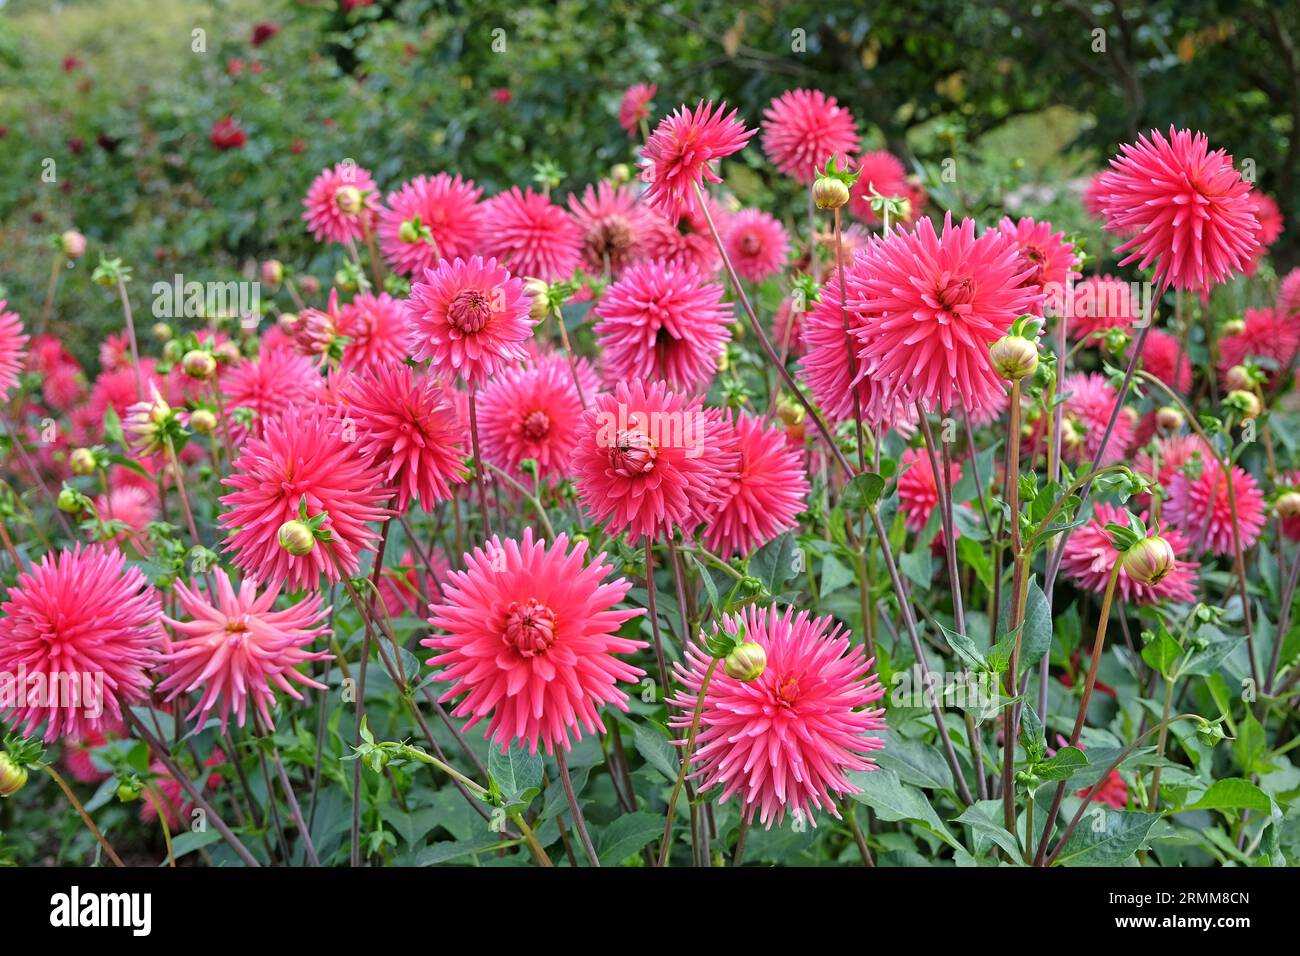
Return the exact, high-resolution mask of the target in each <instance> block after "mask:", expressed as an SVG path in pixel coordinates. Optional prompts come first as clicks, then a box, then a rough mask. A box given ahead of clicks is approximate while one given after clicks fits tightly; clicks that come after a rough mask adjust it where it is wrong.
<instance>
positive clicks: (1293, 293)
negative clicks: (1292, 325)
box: [1277, 268, 1300, 318]
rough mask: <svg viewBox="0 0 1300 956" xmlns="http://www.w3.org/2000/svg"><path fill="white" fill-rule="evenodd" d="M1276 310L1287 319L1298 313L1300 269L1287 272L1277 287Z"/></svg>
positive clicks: (1299, 309) (1299, 310)
mask: <svg viewBox="0 0 1300 956" xmlns="http://www.w3.org/2000/svg"><path fill="white" fill-rule="evenodd" d="M1277 310H1278V311H1279V312H1281V313H1282V315H1284V316H1287V317H1289V318H1294V317H1295V314H1296V313H1297V312H1300V268H1296V269H1292V270H1291V271H1290V272H1288V273H1287V274H1286V276H1285V277H1284V278H1283V279H1282V282H1281V283H1280V284H1279V285H1278V288H1277Z"/></svg>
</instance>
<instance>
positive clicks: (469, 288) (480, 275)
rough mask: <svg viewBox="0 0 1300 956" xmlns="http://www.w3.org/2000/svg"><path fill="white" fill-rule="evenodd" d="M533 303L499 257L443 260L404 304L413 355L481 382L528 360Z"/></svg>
mask: <svg viewBox="0 0 1300 956" xmlns="http://www.w3.org/2000/svg"><path fill="white" fill-rule="evenodd" d="M531 305H532V302H531V300H530V299H529V297H528V296H527V295H525V294H524V284H523V282H522V281H521V280H520V279H517V278H515V277H513V276H511V274H510V273H509V272H508V271H507V270H506V269H505V268H503V267H501V266H499V265H497V261H496V260H495V259H483V258H480V257H479V256H470V258H469V260H468V261H465V260H463V259H456V260H455V261H454V262H449V261H447V260H446V259H444V260H443V261H442V262H440V263H438V268H437V269H436V270H435V269H425V270H424V281H422V282H420V281H417V282H416V283H415V284H414V285H412V286H411V297H410V298H409V299H407V300H406V328H407V336H408V341H407V344H408V348H409V350H410V353H411V357H412V358H414V359H415V360H416V361H417V362H423V361H425V360H426V359H432V360H433V370H434V372H435V373H437V374H438V375H440V376H445V377H447V378H453V377H455V376H457V375H460V376H461V377H463V378H464V379H465V381H467V382H469V383H471V384H479V383H481V382H483V381H485V380H486V379H487V378H488V376H490V375H493V374H495V373H496V372H499V371H501V370H502V369H504V368H507V367H508V366H509V365H510V364H511V363H513V362H519V361H523V360H524V359H525V358H527V352H525V351H524V347H523V346H524V343H525V342H527V341H528V340H529V339H531V338H532V334H533V321H532V319H531V318H529V315H528V312H529V309H530V307H531Z"/></svg>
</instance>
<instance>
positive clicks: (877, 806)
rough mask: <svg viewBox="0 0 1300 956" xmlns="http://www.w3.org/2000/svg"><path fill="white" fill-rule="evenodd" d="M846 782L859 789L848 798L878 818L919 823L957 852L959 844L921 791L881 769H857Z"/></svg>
mask: <svg viewBox="0 0 1300 956" xmlns="http://www.w3.org/2000/svg"><path fill="white" fill-rule="evenodd" d="M849 780H850V781H851V782H852V783H853V785H854V786H856V787H859V788H860V792H859V793H854V794H850V796H851V797H852V798H853V799H854V800H856V801H857V802H858V803H864V804H866V805H867V806H869V807H871V808H872V809H873V810H875V811H876V814H877V815H878V816H879V817H880V819H882V820H884V821H886V822H890V823H892V822H894V821H896V820H907V821H909V822H912V823H917V824H920V825H921V826H923V827H925V828H926V829H927V830H929V831H930V832H931V833H933V834H934V835H935V836H937V837H938V838H939V839H941V840H943V842H944V843H947V844H948V845H949V846H951V847H952V848H953V849H954V850H956V849H960V847H961V844H960V843H958V842H957V841H956V840H955V839H954V838H953V835H952V834H951V833H949V832H948V828H947V827H945V826H944V825H943V821H942V820H940V819H939V815H938V814H937V813H935V812H934V807H932V806H931V805H930V801H929V800H927V799H926V798H925V796H924V795H923V794H922V793H921V791H919V790H917V789H916V788H915V787H909V786H907V785H906V784H904V783H903V782H902V781H901V780H899V779H898V774H896V773H894V771H892V770H887V769H885V768H883V767H882V768H881V769H879V770H872V771H867V770H859V771H855V772H854V773H851V774H849Z"/></svg>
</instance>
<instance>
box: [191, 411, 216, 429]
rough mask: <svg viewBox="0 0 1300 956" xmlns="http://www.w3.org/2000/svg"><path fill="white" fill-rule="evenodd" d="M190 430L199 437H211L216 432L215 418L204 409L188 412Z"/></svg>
mask: <svg viewBox="0 0 1300 956" xmlns="http://www.w3.org/2000/svg"><path fill="white" fill-rule="evenodd" d="M190 428H193V429H194V430H195V431H196V432H198V433H199V434H200V435H211V434H212V433H213V432H214V431H216V430H217V416H216V415H214V414H212V412H210V411H208V409H206V408H196V409H195V410H194V411H192V412H190Z"/></svg>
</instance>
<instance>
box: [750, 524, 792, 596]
mask: <svg viewBox="0 0 1300 956" xmlns="http://www.w3.org/2000/svg"><path fill="white" fill-rule="evenodd" d="M795 547H796V545H795V540H794V535H792V534H791V533H790V532H788V531H787V532H785V533H784V534H782V535H780V536H779V537H777V538H774V539H773V540H771V541H769V542H768V543H767V544H765V545H763V547H762V548H760V549H759V551H758V553H757V554H755V555H754V556H753V557H752V558H750V559H749V573H750V574H752V575H753V576H754V577H756V578H758V579H759V580H760V581H762V582H763V587H765V588H767V591H768V593H769V594H777V593H779V592H780V590H781V585H783V584H785V582H786V581H788V580H790V576H791V575H792V574H794V561H793V560H792V558H793V557H794V550H795Z"/></svg>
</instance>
